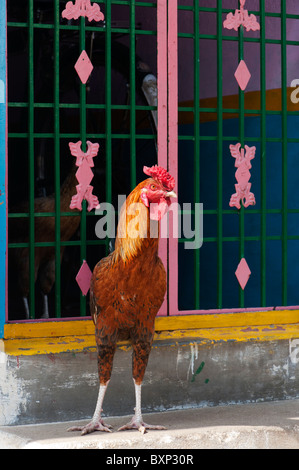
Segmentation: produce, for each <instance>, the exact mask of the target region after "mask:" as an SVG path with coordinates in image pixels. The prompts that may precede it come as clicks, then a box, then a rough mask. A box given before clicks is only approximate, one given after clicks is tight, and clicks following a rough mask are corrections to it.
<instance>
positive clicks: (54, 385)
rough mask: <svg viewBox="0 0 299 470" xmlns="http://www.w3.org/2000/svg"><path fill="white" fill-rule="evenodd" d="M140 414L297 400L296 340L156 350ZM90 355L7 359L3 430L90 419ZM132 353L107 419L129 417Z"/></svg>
mask: <svg viewBox="0 0 299 470" xmlns="http://www.w3.org/2000/svg"><path fill="white" fill-rule="evenodd" d="M142 390H143V391H142V408H143V410H144V412H153V411H164V410H172V409H180V408H187V407H194V406H196V407H203V406H215V405H219V404H234V403H246V402H258V401H271V400H280V399H287V398H295V397H299V341H298V339H297V340H293V341H292V340H280V341H268V342H260V341H259V342H219V343H215V344H208V345H207V344H201V343H200V341H199V342H196V341H195V342H194V341H193V340H192V342H191V341H188V340H185V341H183V342H180V343H174V342H171V341H169V342H167V341H166V342H161V343H159V342H157V343H155V344H154V347H153V350H152V353H151V356H150V360H149V364H148V368H147V372H146V375H145V380H144V384H143V388H142ZM97 393H98V378H97V361H96V353H95V352H89V351H85V352H80V353H78V354H74V353H60V354H56V355H36V356H19V357H14V356H6V357H3V355H2V361H1V364H0V425H7V424H32V423H45V422H55V421H67V420H76V419H83V418H89V417H91V416H92V414H93V411H94V407H95V404H96V399H97ZM134 405H135V397H134V386H133V380H132V375H131V350H123V349H119V350H118V351H117V353H116V355H115V359H114V369H113V374H112V378H111V381H110V384H109V387H108V390H107V393H106V397H105V401H104V406H103V408H104V415H106V416H107V415H109V416H119V415H125V414H131V413H133V409H134Z"/></svg>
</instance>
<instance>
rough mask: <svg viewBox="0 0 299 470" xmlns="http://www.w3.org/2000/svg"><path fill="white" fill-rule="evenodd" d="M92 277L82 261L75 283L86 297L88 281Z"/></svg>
mask: <svg viewBox="0 0 299 470" xmlns="http://www.w3.org/2000/svg"><path fill="white" fill-rule="evenodd" d="M91 277H92V272H91V270H90V268H89V266H88V264H87V262H86V261H85V260H83V263H82V266H81V268H80V269H79V271H78V274H77V276H76V281H77V284H78V286H79V287H80V289H81V292H82V294H83V295H87V293H88V291H89V288H90V280H91Z"/></svg>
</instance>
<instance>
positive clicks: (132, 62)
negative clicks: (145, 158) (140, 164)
mask: <svg viewBox="0 0 299 470" xmlns="http://www.w3.org/2000/svg"><path fill="white" fill-rule="evenodd" d="M135 40H136V38H135V0H131V2H130V174H131V189H134V188H135V186H136V93H135V90H136V80H135V78H136V77H135V56H136V50H135V49H136V48H135Z"/></svg>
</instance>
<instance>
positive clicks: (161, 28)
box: [157, 0, 168, 316]
mask: <svg viewBox="0 0 299 470" xmlns="http://www.w3.org/2000/svg"><path fill="white" fill-rule="evenodd" d="M157 47H158V57H157V61H158V64H157V69H158V129H157V134H158V135H157V140H158V165H159V166H162V167H163V168H166V169H167V167H168V164H167V149H168V146H167V1H165V0H158V2H157ZM167 250H168V246H167V239H166V238H161V239H160V243H159V256H160V258H161V259H162V261H163V264H164V266H165V269H166V270H167V266H168V263H167ZM166 297H167V293H166ZM160 315H167V298H165V300H164V303H163V305H162V307H161V309H160V311H159V316H160Z"/></svg>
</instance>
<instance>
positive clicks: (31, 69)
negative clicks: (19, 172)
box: [28, 0, 35, 319]
mask: <svg viewBox="0 0 299 470" xmlns="http://www.w3.org/2000/svg"><path fill="white" fill-rule="evenodd" d="M33 7H34V1H33V0H29V2H28V72H29V76H28V83H29V86H28V104H29V108H28V158H29V312H30V318H31V319H33V318H35V275H34V272H35V267H34V264H35V253H34V251H35V250H34V241H35V236H34V109H33V103H34V31H33Z"/></svg>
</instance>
